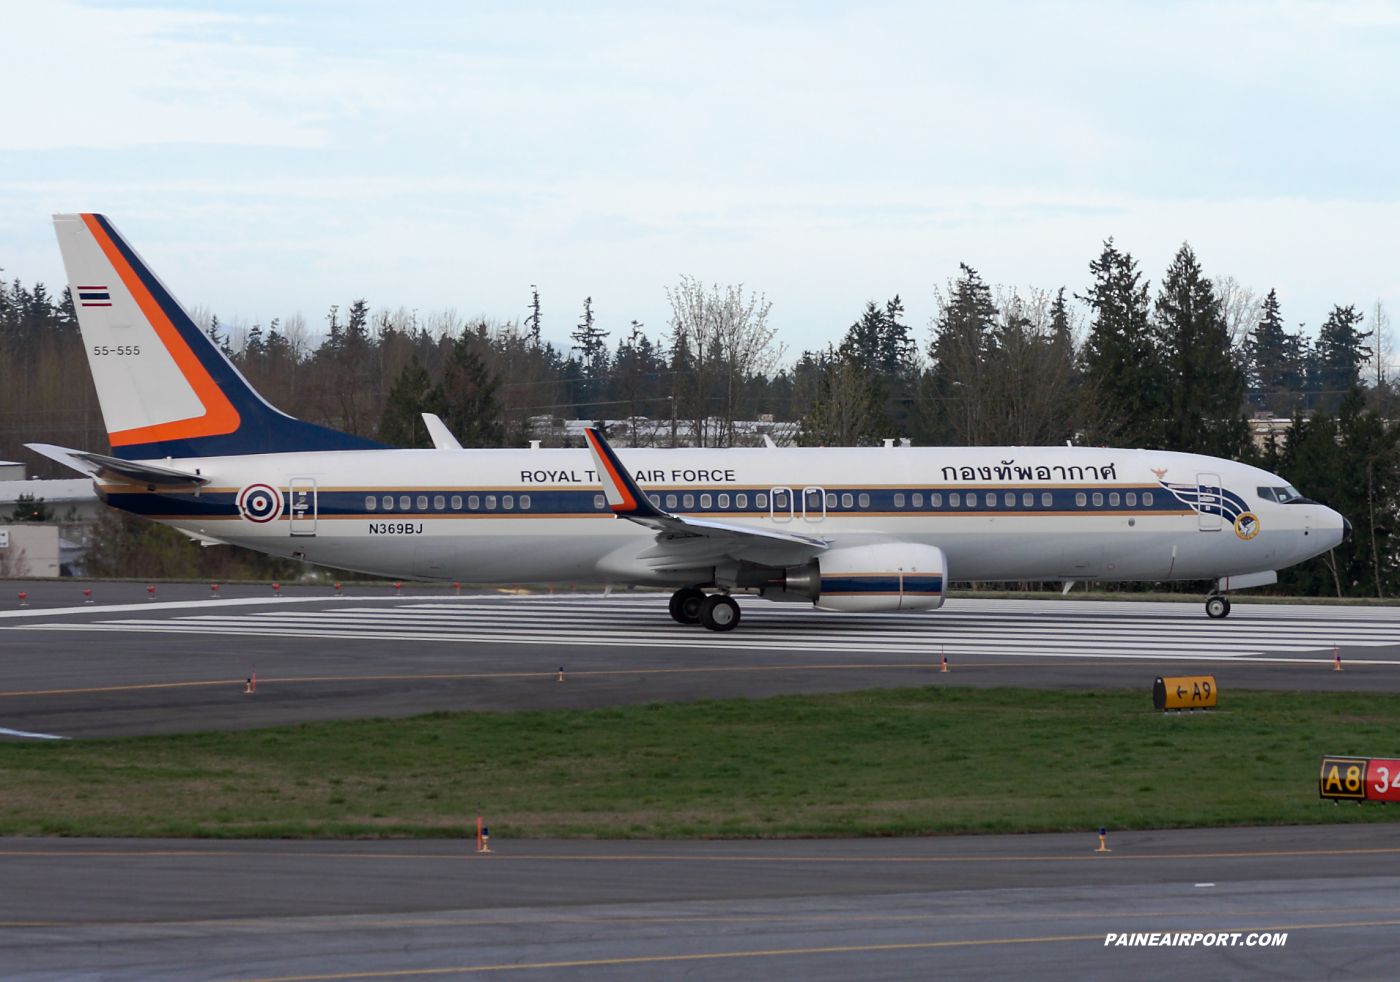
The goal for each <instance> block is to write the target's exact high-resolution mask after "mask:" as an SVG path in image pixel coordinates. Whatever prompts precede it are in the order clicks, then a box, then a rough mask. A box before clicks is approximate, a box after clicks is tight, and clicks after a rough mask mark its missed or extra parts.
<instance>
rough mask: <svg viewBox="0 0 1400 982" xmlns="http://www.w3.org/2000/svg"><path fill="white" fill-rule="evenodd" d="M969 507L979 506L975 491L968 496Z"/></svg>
mask: <svg viewBox="0 0 1400 982" xmlns="http://www.w3.org/2000/svg"><path fill="white" fill-rule="evenodd" d="M989 497H990V496H989ZM967 507H969V508H976V507H977V492H975V491H973V492H970V493H969V494H968V496H967Z"/></svg>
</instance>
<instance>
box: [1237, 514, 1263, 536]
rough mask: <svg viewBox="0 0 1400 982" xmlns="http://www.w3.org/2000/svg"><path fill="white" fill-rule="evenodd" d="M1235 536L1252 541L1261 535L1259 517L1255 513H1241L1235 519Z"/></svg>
mask: <svg viewBox="0 0 1400 982" xmlns="http://www.w3.org/2000/svg"><path fill="white" fill-rule="evenodd" d="M1235 534H1236V535H1238V536H1239V537H1240V538H1241V539H1252V538H1254V537H1255V536H1256V535H1258V534H1259V516H1258V515H1256V514H1254V513H1253V512H1249V511H1246V512H1240V517H1239V518H1237V519H1235Z"/></svg>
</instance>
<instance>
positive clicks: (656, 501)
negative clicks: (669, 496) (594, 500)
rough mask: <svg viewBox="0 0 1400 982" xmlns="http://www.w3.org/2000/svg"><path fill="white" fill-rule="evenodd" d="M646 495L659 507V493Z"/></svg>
mask: <svg viewBox="0 0 1400 982" xmlns="http://www.w3.org/2000/svg"><path fill="white" fill-rule="evenodd" d="M598 497H599V498H601V497H602V495H601V494H600V495H598ZM647 497H648V498H650V499H651V503H652V504H653V505H655V506H656V507H657V508H660V507H661V495H659V494H649V495H647ZM598 507H599V508H602V507H603V506H602V505H599V506H598Z"/></svg>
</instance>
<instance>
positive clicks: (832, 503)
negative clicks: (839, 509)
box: [826, 491, 836, 508]
mask: <svg viewBox="0 0 1400 982" xmlns="http://www.w3.org/2000/svg"><path fill="white" fill-rule="evenodd" d="M826 506H827V507H828V508H835V507H836V492H835V491H828V492H827V494H826Z"/></svg>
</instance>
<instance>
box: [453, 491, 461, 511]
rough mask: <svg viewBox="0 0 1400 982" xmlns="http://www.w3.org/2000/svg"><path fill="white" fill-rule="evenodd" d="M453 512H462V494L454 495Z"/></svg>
mask: <svg viewBox="0 0 1400 982" xmlns="http://www.w3.org/2000/svg"><path fill="white" fill-rule="evenodd" d="M452 510H453V511H461V510H462V496H461V495H460V494H454V495H453V496H452Z"/></svg>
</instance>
